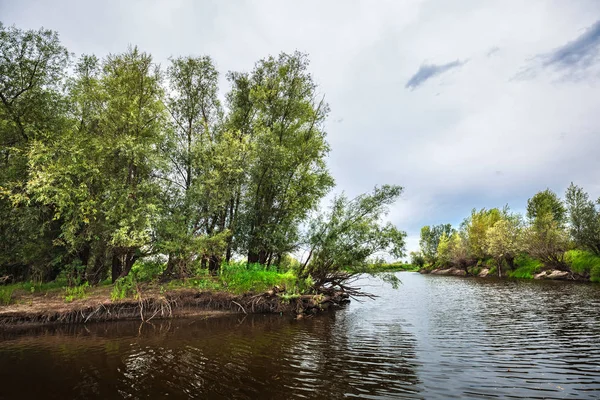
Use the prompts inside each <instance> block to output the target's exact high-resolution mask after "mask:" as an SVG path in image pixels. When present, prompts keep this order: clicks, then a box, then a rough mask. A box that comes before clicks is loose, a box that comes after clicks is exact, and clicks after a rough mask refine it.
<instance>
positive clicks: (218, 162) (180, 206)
mask: <svg viewBox="0 0 600 400" xmlns="http://www.w3.org/2000/svg"><path fill="white" fill-rule="evenodd" d="M167 76H168V80H169V89H170V96H169V101H168V109H169V112H170V114H171V117H172V118H171V119H172V125H173V129H172V132H173V135H172V144H171V146H170V149H169V151H168V153H169V155H170V161H171V166H170V169H169V173H168V175H167V176H165V180H166V181H167V182H170V183H171V185H170V186H171V187H170V190H169V191H170V192H171V193H172V195H171V196H169V197H167V199H168V204H166V207H167V208H168V209H169V212H168V215H167V220H166V221H165V222H166V223H165V225H164V226H163V227H164V228H166V229H162V233H163V234H162V236H163V237H162V238H163V239H164V240H162V242H161V246H162V249H163V250H164V251H166V252H167V253H168V254H169V262H168V266H167V271H166V275H172V274H173V273H174V272H175V269H177V270H178V271H179V272H180V273H182V272H185V270H186V269H189V266H190V265H191V263H193V262H196V261H199V262H201V263H202V264H203V265H205V264H206V262H207V261H208V262H209V266H210V268H211V270H216V269H217V268H218V266H219V264H220V258H221V256H222V253H223V252H224V249H223V248H224V242H223V241H224V240H225V239H226V237H227V236H228V232H227V231H226V226H225V225H226V218H227V206H228V204H229V202H230V199H231V197H232V194H231V191H232V189H231V188H230V186H231V185H230V182H229V181H230V180H231V179H233V178H231V176H230V175H231V174H235V172H236V171H232V170H235V168H236V167H238V166H237V165H234V164H235V156H236V155H237V152H238V150H239V146H238V143H237V142H235V141H233V143H231V142H232V141H231V140H230V135H228V133H227V132H224V130H223V123H222V120H223V116H222V115H223V111H222V108H221V103H220V101H219V99H218V72H217V70H216V68H215V66H214V64H213V61H212V59H211V58H210V57H207V56H203V57H179V58H175V59H173V60H171V65H170V66H169V68H168V69H167Z"/></svg>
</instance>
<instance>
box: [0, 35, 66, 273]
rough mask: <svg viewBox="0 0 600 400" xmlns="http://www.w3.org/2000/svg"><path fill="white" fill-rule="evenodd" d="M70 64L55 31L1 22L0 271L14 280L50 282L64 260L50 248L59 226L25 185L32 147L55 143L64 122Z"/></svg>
mask: <svg viewBox="0 0 600 400" xmlns="http://www.w3.org/2000/svg"><path fill="white" fill-rule="evenodd" d="M68 62H69V54H68V52H67V50H66V49H65V48H64V47H63V46H62V45H61V43H60V41H59V38H58V34H57V33H56V32H54V31H51V30H46V29H40V30H37V31H35V30H21V29H18V28H15V27H6V26H4V25H3V24H2V23H0V238H1V239H0V268H3V269H4V270H5V271H6V272H7V273H9V274H11V275H15V276H25V275H27V274H29V273H34V275H36V276H34V277H37V278H49V277H51V276H49V274H52V273H55V272H56V268H54V267H53V266H56V265H59V264H60V263H61V262H63V261H64V260H61V257H62V256H63V252H62V251H61V250H60V249H59V248H58V247H54V246H53V245H52V242H53V240H54V239H56V237H57V235H58V226H59V223H60V221H56V220H53V219H52V210H51V209H50V208H49V207H45V206H42V205H41V204H37V203H35V202H32V201H31V200H30V199H29V198H28V196H27V193H26V183H27V180H28V179H29V172H30V166H29V159H28V153H29V150H30V147H31V145H32V143H33V142H34V141H36V140H42V139H45V140H53V137H54V135H55V132H57V131H60V130H61V129H62V126H63V124H64V122H65V121H64V115H65V111H66V109H65V102H64V96H63V93H62V83H63V82H64V77H65V69H66V67H67V65H68ZM30 267H33V270H31V268H30ZM53 271H54V272H53Z"/></svg>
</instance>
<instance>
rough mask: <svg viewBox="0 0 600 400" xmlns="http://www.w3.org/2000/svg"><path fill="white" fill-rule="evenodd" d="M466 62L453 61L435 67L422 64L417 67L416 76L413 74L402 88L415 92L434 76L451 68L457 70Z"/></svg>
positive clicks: (434, 65)
mask: <svg viewBox="0 0 600 400" xmlns="http://www.w3.org/2000/svg"><path fill="white" fill-rule="evenodd" d="M465 63H466V61H460V60H455V61H452V62H449V63H447V64H442V65H436V64H423V65H421V67H419V70H418V71H417V73H416V74H414V75H413V76H412V77H411V78H410V79H409V80H408V82H406V85H405V86H404V87H405V88H407V89H411V90H415V89H416V88H417V87H419V86H421V85H422V84H423V83H425V81H427V80H429V79H431V78H433V77H434V76H437V75H440V74H443V73H444V72H447V71H449V70H451V69H453V68H458V67H460V66H462V65H464V64H465Z"/></svg>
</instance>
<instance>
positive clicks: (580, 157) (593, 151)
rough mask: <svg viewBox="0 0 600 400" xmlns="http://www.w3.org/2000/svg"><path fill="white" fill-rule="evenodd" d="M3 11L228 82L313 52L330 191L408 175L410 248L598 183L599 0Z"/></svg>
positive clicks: (402, 216) (82, 44)
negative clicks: (544, 193)
mask: <svg viewBox="0 0 600 400" xmlns="http://www.w3.org/2000/svg"><path fill="white" fill-rule="evenodd" d="M0 21H2V22H3V23H4V24H5V25H13V24H14V25H16V26H17V27H19V28H23V29H37V28H39V27H42V26H43V27H45V28H50V29H53V30H56V31H58V32H59V34H60V37H61V41H62V42H63V44H64V45H65V46H66V47H67V48H68V49H69V50H70V51H71V52H73V53H75V55H76V56H79V55H81V54H92V53H93V54H95V55H97V56H99V57H103V56H105V55H107V54H109V53H118V52H122V51H124V50H126V49H127V46H128V45H130V44H131V45H137V46H139V47H140V48H141V49H142V50H144V51H147V52H149V53H152V55H153V56H154V57H155V60H157V61H158V62H160V63H161V64H162V65H163V66H166V65H167V63H168V58H169V57H170V56H184V55H194V56H198V55H210V56H211V57H212V58H213V59H214V61H215V63H216V65H217V68H218V70H219V71H220V72H221V74H222V75H221V91H222V94H224V93H225V92H226V91H227V90H228V84H227V81H226V79H225V73H226V72H227V71H250V70H251V69H252V67H253V65H254V63H255V62H256V61H257V60H259V59H261V58H263V57H266V56H268V55H276V54H279V53H280V52H293V51H294V50H300V51H302V52H306V53H308V54H309V58H310V60H311V65H310V72H311V73H312V75H313V77H314V79H315V81H316V82H317V83H318V85H319V90H320V93H322V94H323V95H325V99H326V101H327V102H328V103H329V105H330V108H331V113H330V116H329V118H328V121H327V124H326V129H327V132H328V140H329V143H330V145H331V148H332V150H331V153H330V155H329V160H328V165H329V168H330V171H331V173H332V175H333V176H334V178H335V180H336V183H337V186H336V188H335V190H334V192H335V193H339V192H342V191H344V192H346V193H347V194H348V195H349V196H354V195H356V194H359V193H362V192H366V191H369V190H371V189H372V188H373V186H375V185H381V184H397V185H401V186H403V187H404V192H403V195H402V197H401V198H400V199H399V201H398V202H397V203H396V204H395V205H394V206H393V207H392V209H391V211H390V213H389V215H388V216H387V218H388V219H389V220H391V221H392V222H393V223H395V224H396V225H397V226H398V227H399V228H400V229H402V230H405V231H406V232H407V233H408V237H407V249H408V250H409V251H413V250H417V248H418V240H419V231H420V228H421V227H422V226H423V225H432V224H440V223H452V224H454V225H458V224H459V223H460V222H461V221H462V219H463V218H464V217H466V216H468V215H469V213H470V211H471V209H473V208H484V207H485V208H492V207H502V206H504V205H505V204H509V205H510V206H511V208H512V209H513V210H515V211H522V210H524V208H525V206H526V202H527V199H528V198H530V197H531V196H532V195H533V194H535V193H536V192H537V191H540V190H544V189H546V188H550V189H552V190H554V191H555V192H557V193H559V194H560V195H561V196H562V195H563V194H564V191H565V189H566V188H567V186H568V185H569V184H570V183H571V182H574V183H576V184H577V185H579V186H582V187H583V188H584V189H585V190H586V191H587V192H588V193H589V194H590V196H591V197H592V198H598V197H599V196H600V180H599V179H598V177H599V175H598V172H599V171H600V1H597V0H589V1H588V0H569V1H564V0H527V1H522V0H504V1H500V0H498V1H485V2H482V1H477V0H463V1H452V2H448V1H443V0H436V1H432V0H430V1H428V0H422V1H421V0H403V1H383V0H376V1H348V0H344V1H342V0H340V1H312V0H309V1H267V0H256V1H218V0H215V1H192V0H190V1H186V0H170V1H135V0H129V1H125V0H119V1H102V2H100V1H95V2H91V1H78V0H75V1H60V0H53V1H32V0H18V1H16V0H13V1H7V0H0Z"/></svg>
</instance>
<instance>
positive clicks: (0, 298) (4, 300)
mask: <svg viewBox="0 0 600 400" xmlns="http://www.w3.org/2000/svg"><path fill="white" fill-rule="evenodd" d="M13 292H14V289H13V288H12V287H0V305H3V306H7V305H9V304H11V303H12V300H13V299H12V296H13Z"/></svg>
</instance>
